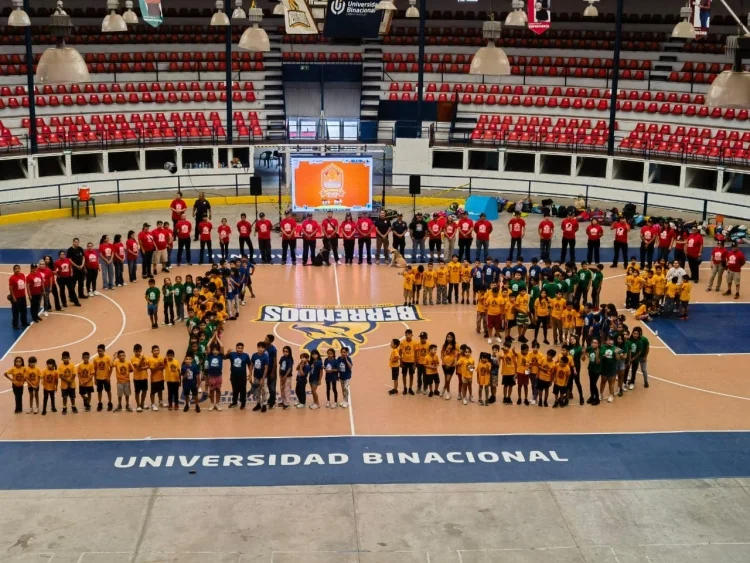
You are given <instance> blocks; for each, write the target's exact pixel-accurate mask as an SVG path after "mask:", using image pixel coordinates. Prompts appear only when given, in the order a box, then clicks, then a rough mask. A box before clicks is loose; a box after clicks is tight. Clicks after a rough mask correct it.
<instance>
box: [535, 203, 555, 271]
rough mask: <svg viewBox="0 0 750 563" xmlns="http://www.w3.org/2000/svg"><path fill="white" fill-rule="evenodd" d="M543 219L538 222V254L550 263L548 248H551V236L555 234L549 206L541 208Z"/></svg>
mask: <svg viewBox="0 0 750 563" xmlns="http://www.w3.org/2000/svg"><path fill="white" fill-rule="evenodd" d="M543 213H544V219H542V221H541V223H539V228H538V229H537V232H538V233H539V255H540V257H541V259H542V260H543V261H544V262H547V263H548V264H549V263H550V260H551V257H550V250H551V248H552V237H553V236H554V234H555V224H554V223H553V222H552V221H551V220H550V218H549V208H547V207H545V208H544V210H543Z"/></svg>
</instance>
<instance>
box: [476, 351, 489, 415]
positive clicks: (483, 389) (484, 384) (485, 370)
mask: <svg viewBox="0 0 750 563" xmlns="http://www.w3.org/2000/svg"><path fill="white" fill-rule="evenodd" d="M491 372H492V364H491V363H490V355H489V354H488V353H487V352H481V353H480V354H479V364H478V365H477V384H478V386H479V393H478V396H479V405H480V406H484V407H489V406H490V402H489V401H490V373H491ZM482 397H484V399H482Z"/></svg>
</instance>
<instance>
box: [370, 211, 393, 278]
mask: <svg viewBox="0 0 750 563" xmlns="http://www.w3.org/2000/svg"><path fill="white" fill-rule="evenodd" d="M374 225H375V261H376V262H378V263H380V250H381V248H382V249H383V261H384V262H385V263H386V264H387V263H388V254H389V250H390V249H389V248H388V235H389V234H391V222H390V221H389V220H388V219H386V218H385V211H383V210H382V209H381V210H380V213H378V218H377V219H375V221H374Z"/></svg>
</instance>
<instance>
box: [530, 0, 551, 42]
mask: <svg viewBox="0 0 750 563" xmlns="http://www.w3.org/2000/svg"><path fill="white" fill-rule="evenodd" d="M551 2H552V0H528V16H529V24H528V25H529V29H530V30H531V31H533V32H534V33H536V34H537V35H541V34H542V33H544V32H545V31H547V30H548V29H549V26H550V21H551V20H552V15H551V13H550V3H551Z"/></svg>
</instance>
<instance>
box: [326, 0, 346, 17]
mask: <svg viewBox="0 0 750 563" xmlns="http://www.w3.org/2000/svg"><path fill="white" fill-rule="evenodd" d="M328 9H329V10H331V12H333V13H334V14H336V15H337V16H340V15H341V14H343V13H344V12H345V11H346V0H333V1H332V2H331V3H330V4H329V5H328Z"/></svg>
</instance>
